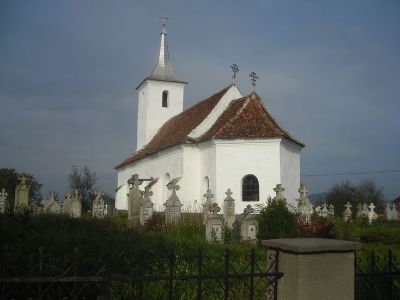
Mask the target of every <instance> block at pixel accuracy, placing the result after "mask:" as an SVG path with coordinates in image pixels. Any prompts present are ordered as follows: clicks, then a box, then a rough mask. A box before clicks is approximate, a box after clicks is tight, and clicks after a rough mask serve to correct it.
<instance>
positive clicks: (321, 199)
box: [308, 192, 328, 204]
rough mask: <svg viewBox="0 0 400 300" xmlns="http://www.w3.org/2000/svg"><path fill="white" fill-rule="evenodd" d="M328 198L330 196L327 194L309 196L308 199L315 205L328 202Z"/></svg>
mask: <svg viewBox="0 0 400 300" xmlns="http://www.w3.org/2000/svg"><path fill="white" fill-rule="evenodd" d="M326 196H328V193H327V192H324V193H318V194H311V195H308V199H310V201H311V203H312V204H315V203H317V202H324V201H325V200H326Z"/></svg>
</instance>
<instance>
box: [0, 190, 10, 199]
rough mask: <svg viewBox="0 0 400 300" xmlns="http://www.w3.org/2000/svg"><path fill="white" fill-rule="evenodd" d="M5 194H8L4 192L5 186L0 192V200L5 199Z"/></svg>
mask: <svg viewBox="0 0 400 300" xmlns="http://www.w3.org/2000/svg"><path fill="white" fill-rule="evenodd" d="M7 196H8V193H7V192H6V190H5V188H3V189H2V190H1V193H0V202H1V201H6V199H7Z"/></svg>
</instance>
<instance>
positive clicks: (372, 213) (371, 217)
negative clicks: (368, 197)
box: [368, 202, 378, 224]
mask: <svg viewBox="0 0 400 300" xmlns="http://www.w3.org/2000/svg"><path fill="white" fill-rule="evenodd" d="M368 208H369V211H368V223H370V224H371V223H372V221H375V220H376V219H377V217H378V215H377V214H376V213H375V205H374V203H372V202H371V203H370V205H369V206H368Z"/></svg>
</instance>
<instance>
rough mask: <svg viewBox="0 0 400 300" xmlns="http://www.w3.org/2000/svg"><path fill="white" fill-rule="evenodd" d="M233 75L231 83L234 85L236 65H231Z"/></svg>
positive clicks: (236, 71)
mask: <svg viewBox="0 0 400 300" xmlns="http://www.w3.org/2000/svg"><path fill="white" fill-rule="evenodd" d="M231 69H232V72H233V75H232V83H235V79H236V74H237V73H238V72H239V67H238V66H237V65H236V64H233V65H232V66H231Z"/></svg>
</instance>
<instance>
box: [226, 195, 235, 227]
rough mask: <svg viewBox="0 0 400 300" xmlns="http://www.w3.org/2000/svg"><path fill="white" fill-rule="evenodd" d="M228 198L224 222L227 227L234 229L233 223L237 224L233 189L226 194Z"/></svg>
mask: <svg viewBox="0 0 400 300" xmlns="http://www.w3.org/2000/svg"><path fill="white" fill-rule="evenodd" d="M225 194H226V198H225V199H224V222H225V224H226V226H227V227H228V228H230V229H233V223H234V222H235V199H233V198H232V194H233V193H232V192H231V189H228V190H227V191H226V192H225Z"/></svg>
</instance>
